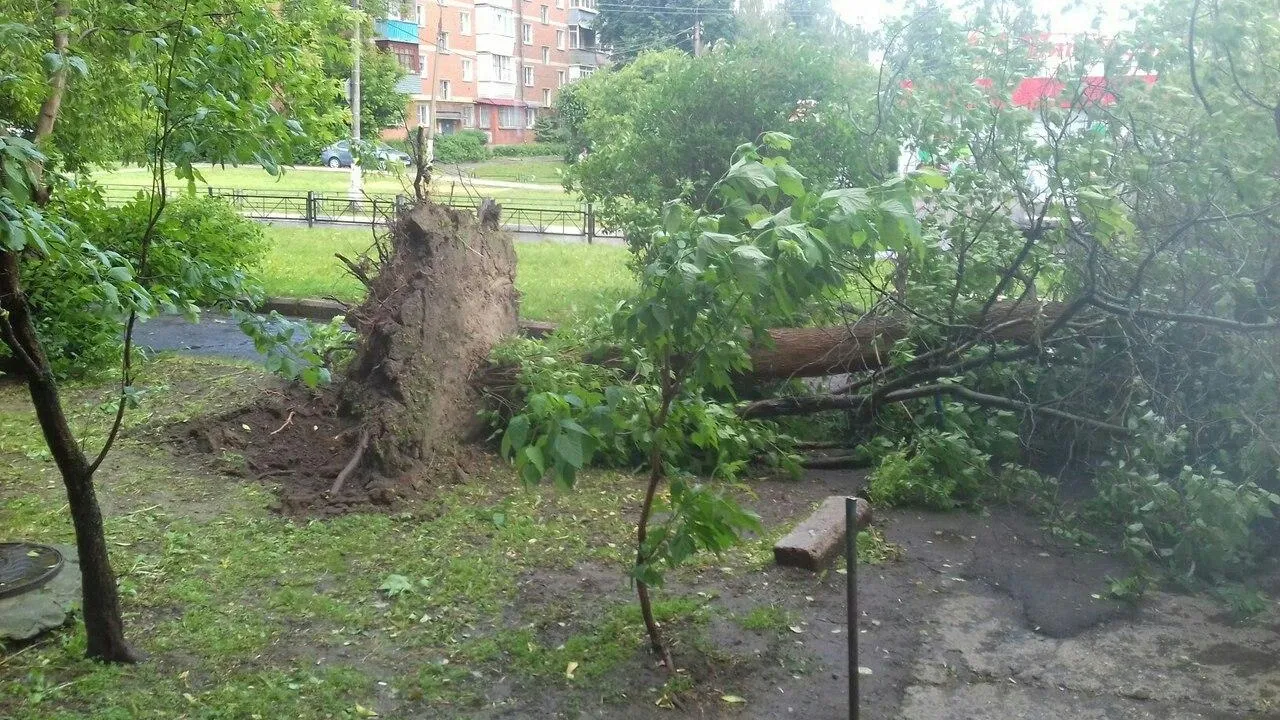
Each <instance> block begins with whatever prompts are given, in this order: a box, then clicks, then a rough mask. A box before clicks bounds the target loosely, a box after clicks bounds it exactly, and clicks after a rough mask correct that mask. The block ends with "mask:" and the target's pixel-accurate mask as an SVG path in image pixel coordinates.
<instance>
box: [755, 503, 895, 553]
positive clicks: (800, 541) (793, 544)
mask: <svg viewBox="0 0 1280 720" xmlns="http://www.w3.org/2000/svg"><path fill="white" fill-rule="evenodd" d="M844 503H845V498H843V497H840V496H837V495H832V496H831V497H829V498H827V499H826V500H823V501H822V504H821V505H819V506H818V509H817V510H815V511H813V514H812V515H810V516H809V517H807V518H805V520H804V521H803V522H801V523H800V524H799V525H797V526H795V528H793V529H792V530H791V532H789V533H787V535H786V537H783V538H782V539H780V540H778V542H777V543H776V544H775V545H774V546H773V561H774V562H776V563H777V564H779V565H784V566H786V567H797V568H803V569H805V570H819V569H821V568H823V567H826V565H827V564H828V563H830V562H831V561H832V560H833V559H835V557H836V556H837V555H839V554H840V549H841V548H843V547H844V539H845V525H844V523H845V516H844ZM870 524H871V505H869V504H868V503H867V501H866V500H863V499H862V498H858V501H857V509H856V510H855V514H854V525H855V527H854V532H858V531H861V530H862V529H863V528H865V527H867V526H868V525H870Z"/></svg>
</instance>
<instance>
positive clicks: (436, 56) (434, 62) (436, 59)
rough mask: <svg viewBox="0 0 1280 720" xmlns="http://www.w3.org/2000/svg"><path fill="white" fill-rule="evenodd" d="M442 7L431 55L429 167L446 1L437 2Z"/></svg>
mask: <svg viewBox="0 0 1280 720" xmlns="http://www.w3.org/2000/svg"><path fill="white" fill-rule="evenodd" d="M436 4H437V5H439V6H440V18H439V20H438V21H437V22H436V45H435V48H436V50H435V52H434V53H433V54H432V55H431V70H430V72H429V74H430V75H431V100H430V102H428V103H427V165H428V166H430V165H431V163H433V162H435V160H436V126H437V125H438V124H439V123H437V122H436V96H437V95H439V94H440V78H438V77H436V72H437V71H438V70H439V68H440V50H441V46H442V45H443V44H444V0H436Z"/></svg>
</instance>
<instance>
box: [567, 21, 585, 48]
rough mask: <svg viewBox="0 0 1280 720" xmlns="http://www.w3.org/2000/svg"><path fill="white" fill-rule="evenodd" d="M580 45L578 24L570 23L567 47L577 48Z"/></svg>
mask: <svg viewBox="0 0 1280 720" xmlns="http://www.w3.org/2000/svg"><path fill="white" fill-rule="evenodd" d="M580 47H582V45H581V44H579V38H578V26H577V25H570V26H569V49H571V50H577V49H578V48H580Z"/></svg>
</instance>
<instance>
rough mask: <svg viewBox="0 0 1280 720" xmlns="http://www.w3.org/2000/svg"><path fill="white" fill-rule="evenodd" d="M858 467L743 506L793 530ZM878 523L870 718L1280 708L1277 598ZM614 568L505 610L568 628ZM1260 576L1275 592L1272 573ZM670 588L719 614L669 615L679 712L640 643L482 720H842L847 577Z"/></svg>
mask: <svg viewBox="0 0 1280 720" xmlns="http://www.w3.org/2000/svg"><path fill="white" fill-rule="evenodd" d="M858 480H859V477H858V476H857V475H854V474H851V473H847V472H839V471H821V472H812V473H810V474H809V475H808V476H807V477H806V479H805V480H804V481H802V482H797V483H789V482H781V481H771V482H765V483H762V484H761V485H759V486H758V487H757V493H758V499H757V500H756V501H755V502H754V505H755V507H756V509H757V511H758V512H760V513H761V514H762V515H764V516H765V520H766V522H767V523H770V524H772V523H773V522H779V521H785V522H788V523H790V522H794V521H798V520H799V519H800V518H801V517H803V515H804V514H806V513H807V512H808V511H809V510H810V509H811V507H812V506H813V505H814V504H815V503H816V502H818V501H820V500H821V499H822V498H823V497H826V496H827V495H829V494H841V493H848V492H851V491H852V490H854V488H855V487H856V485H857V483H858ZM877 524H878V525H879V527H880V528H881V530H882V531H883V532H884V534H885V535H886V536H887V538H888V539H889V540H890V541H891V542H893V543H896V544H898V545H899V546H901V548H902V549H903V551H904V557H903V559H901V560H898V561H891V562H888V563H885V564H882V565H878V566H871V567H864V568H862V569H861V571H860V573H859V577H858V610H859V635H858V637H859V645H860V654H859V665H860V666H862V667H864V668H866V670H865V671H864V672H869V673H870V674H867V675H863V676H861V677H860V691H861V703H860V707H861V717H863V718H868V719H872V720H875V719H879V718H885V719H889V718H895V719H896V718H915V719H919V720H925V719H930V720H932V719H934V718H955V719H956V720H960V719H962V718H963V719H965V720H978V719H982V718H991V719H992V720H996V719H1004V718H1063V719H1064V720H1066V719H1068V718H1070V719H1071V720H1077V719H1078V718H1153V719H1154V718H1160V719H1161V720H1168V719H1169V718H1179V719H1180V718H1240V719H1244V718H1280V705H1277V703H1278V702H1280V662H1277V652H1280V611H1278V610H1277V609H1276V608H1275V606H1274V605H1273V606H1272V607H1271V609H1270V610H1268V611H1267V612H1266V613H1264V614H1263V615H1262V616H1261V617H1258V618H1255V619H1253V620H1251V621H1249V622H1248V623H1247V624H1243V625H1237V624H1233V622H1232V620H1231V619H1230V617H1228V616H1227V615H1226V614H1225V613H1224V608H1223V606H1222V605H1221V604H1220V603H1219V602H1217V601H1214V600H1212V599H1209V598H1206V597H1200V596H1188V595H1176V594H1169V593H1164V592H1155V593H1152V594H1149V595H1148V597H1147V599H1145V600H1144V601H1143V602H1142V603H1141V604H1140V605H1138V606H1137V607H1130V606H1128V605H1126V604H1124V603H1121V602H1118V601H1115V600H1111V599H1108V598H1107V597H1106V595H1105V592H1106V590H1105V588H1106V579H1107V578H1108V577H1109V576H1110V577H1117V578H1118V577H1123V576H1125V575H1126V574H1127V573H1128V568H1127V567H1126V565H1125V563H1124V562H1122V561H1121V560H1119V559H1118V558H1116V557H1113V556H1110V555H1107V554H1105V553H1100V552H1097V551H1086V550H1082V549H1080V548H1075V547H1067V546H1063V545H1062V544H1060V543H1058V542H1056V541H1054V540H1052V539H1051V538H1049V537H1047V536H1046V534H1045V533H1044V532H1042V531H1041V529H1040V528H1039V526H1038V522H1037V520H1036V519H1035V518H1032V517H1029V516H1028V515H1026V514H1025V513H1023V512H1021V511H1019V510H1015V509H1007V508H1000V509H995V510H993V511H991V512H989V513H971V512H952V513H935V512H911V511H883V512H880V513H879V516H878V520H877ZM621 577H622V575H621V573H620V570H619V569H618V568H611V567H602V566H594V565H578V566H576V567H575V568H574V569H573V570H572V571H570V572H563V571H556V572H548V573H537V574H530V575H529V576H527V577H525V578H524V579H523V580H522V582H521V595H520V600H521V601H520V603H519V605H518V607H517V608H515V609H513V611H512V617H511V618H509V620H510V621H511V622H512V623H513V624H522V625H528V624H530V623H532V624H534V625H538V626H540V627H542V626H546V627H550V628H551V631H552V632H557V631H558V632H561V633H565V634H566V635H567V634H568V633H570V632H572V631H573V628H574V622H573V617H572V616H570V617H569V618H568V620H569V621H568V622H567V623H565V624H564V625H563V626H562V625H561V624H560V622H557V623H545V622H544V623H540V622H539V618H543V617H554V618H557V619H560V620H561V621H563V619H564V618H565V616H564V613H563V608H564V607H578V608H582V610H581V611H580V612H581V613H584V614H589V613H590V612H591V608H592V607H593V606H594V605H597V604H598V603H599V602H600V601H601V599H602V598H615V599H625V598H628V597H630V593H631V590H630V588H628V587H627V586H626V584H625V581H623V580H621V579H620V578H621ZM1268 577H1270V578H1272V580H1271V582H1272V583H1274V584H1276V585H1277V586H1280V573H1276V572H1271V573H1270V574H1269V575H1268ZM666 592H669V593H691V592H703V593H708V594H709V595H711V596H712V597H714V598H715V599H714V602H713V604H714V606H715V607H717V608H719V609H720V610H722V611H723V612H722V613H717V614H715V615H714V616H713V617H712V619H711V620H709V621H708V622H707V624H706V625H705V626H704V627H699V628H694V627H674V628H669V634H670V635H671V636H672V637H673V638H675V640H676V643H675V647H674V648H673V652H674V654H675V657H676V663H677V665H678V666H679V667H681V668H682V672H684V673H686V674H687V675H689V676H690V677H691V678H694V679H696V681H697V682H696V683H695V686H694V687H695V689H694V690H692V691H690V692H686V693H683V694H681V695H678V696H676V698H675V703H676V706H675V707H674V708H665V707H661V706H659V703H662V704H665V703H663V698H662V696H661V694H660V693H658V692H656V691H655V690H654V688H657V687H659V686H661V685H662V683H663V682H664V681H665V680H666V674H665V672H664V671H663V670H662V669H660V668H659V667H657V666H656V665H655V663H654V659H653V658H652V657H650V656H649V655H648V654H647V653H645V652H637V654H636V655H635V657H634V658H632V660H631V661H630V662H629V663H627V664H626V665H625V666H624V667H623V668H622V669H621V670H620V671H618V672H617V673H616V675H615V676H614V677H613V678H612V679H611V682H610V683H609V684H610V685H611V686H613V687H615V688H616V690H617V692H616V693H614V694H612V695H610V696H608V697H604V698H602V697H599V696H598V695H594V694H581V695H579V694H575V693H573V692H572V691H569V692H565V691H564V690H563V689H561V688H558V687H557V688H556V689H554V690H551V689H550V688H545V687H542V688H540V687H515V688H513V687H511V686H510V685H509V684H503V685H502V686H500V687H495V688H494V693H493V694H492V695H490V697H489V698H488V700H489V701H490V703H491V707H490V709H489V710H488V711H487V712H485V713H482V714H480V715H479V717H488V718H562V717H563V718H578V717H591V718H671V717H689V718H719V717H734V718H760V719H761V720H764V719H767V718H786V717H797V718H845V717H848V711H849V707H848V690H847V687H848V686H847V677H848V675H847V647H848V646H847V641H848V637H849V636H848V628H847V624H846V614H845V576H844V575H843V574H839V573H836V572H827V573H819V574H814V573H808V572H804V571H800V570H794V569H787V568H778V567H769V568H767V569H766V570H764V571H762V572H759V573H755V574H751V575H738V574H730V573H726V572H724V571H723V570H722V569H708V570H706V571H704V572H702V573H700V574H697V575H692V576H686V577H683V578H682V579H681V580H680V581H678V582H673V583H671V584H670V585H669V586H668V588H667V589H666ZM761 605H775V606H778V607H780V608H783V609H784V610H785V611H786V613H787V615H788V618H789V619H788V622H791V623H794V624H793V625H791V626H790V628H789V629H786V630H783V631H782V632H777V631H775V630H764V631H758V630H748V629H744V628H743V627H742V625H741V624H740V622H739V621H738V620H736V619H734V618H741V617H743V616H745V615H746V614H747V613H749V612H750V611H751V610H752V609H754V608H757V607H759V606H761ZM796 630H798V631H799V632H795V631H796ZM546 639H548V640H554V637H548V638H546ZM726 696H737V697H741V698H745V699H746V700H747V702H746V703H745V704H739V703H736V702H733V703H730V702H726V701H725V700H724V698H725V697H726ZM434 716H435V715H433V714H431V713H426V714H422V715H408V716H407V717H423V718H425V717H434Z"/></svg>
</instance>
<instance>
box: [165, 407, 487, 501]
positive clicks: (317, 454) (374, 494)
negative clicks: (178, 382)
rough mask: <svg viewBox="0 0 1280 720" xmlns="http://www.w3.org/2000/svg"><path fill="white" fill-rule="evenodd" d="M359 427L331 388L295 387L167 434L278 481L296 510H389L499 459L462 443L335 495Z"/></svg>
mask: <svg viewBox="0 0 1280 720" xmlns="http://www.w3.org/2000/svg"><path fill="white" fill-rule="evenodd" d="M358 427H359V425H358V423H356V422H355V421H354V420H351V419H349V418H345V417H343V416H341V415H339V413H338V403H337V400H336V399H335V398H334V396H333V394H332V393H330V392H318V391H311V390H307V389H305V388H299V387H289V388H284V389H282V390H278V391H276V390H273V391H268V392H267V393H265V394H263V395H262V396H261V397H259V398H258V399H257V400H256V401H254V402H252V403H250V404H249V405H246V406H243V407H240V408H236V409H234V410H231V411H229V412H225V413H222V414H220V415H215V416H211V417H205V418H199V419H196V420H191V421H187V422H181V423H177V424H176V425H174V426H172V427H171V428H170V430H169V432H168V435H169V437H170V438H171V439H172V440H174V441H175V442H177V443H178V445H179V447H181V448H182V449H183V450H185V451H187V452H195V453H197V454H203V455H205V456H207V457H209V458H210V461H211V462H213V463H216V464H218V465H219V466H220V469H221V470H222V471H224V472H229V473H231V474H235V475H239V476H241V477H244V478H247V479H252V480H260V481H265V482H269V483H273V484H275V485H276V486H277V487H278V488H279V494H280V504H279V507H278V508H277V509H278V510H279V511H281V512H283V513H286V514H293V515H300V514H321V515H338V514H342V513H345V512H351V511H357V510H359V511H368V510H374V511H378V510H383V511H386V510H389V509H392V508H396V507H399V506H400V505H401V501H402V500H407V499H410V498H416V497H420V496H422V495H423V494H428V493H429V492H430V491H431V489H432V488H433V487H435V486H438V485H439V484H441V483H448V482H464V481H465V480H466V479H467V478H468V476H469V475H470V474H471V473H473V472H478V471H483V468H484V467H485V466H487V465H488V464H489V463H491V462H492V460H491V458H489V457H488V456H487V455H485V454H484V453H483V452H482V451H480V450H478V449H475V448H465V447H463V448H460V449H459V450H458V452H456V453H454V454H452V455H449V456H444V455H441V456H439V457H437V458H436V459H435V461H434V462H433V463H430V464H425V465H424V466H423V467H422V468H421V472H419V473H415V474H406V475H404V476H402V477H399V478H388V477H385V476H381V475H368V476H364V477H362V478H361V479H359V480H354V479H353V480H352V481H351V482H346V483H343V486H342V487H341V489H340V490H339V492H338V493H337V494H334V495H330V493H329V490H330V488H331V486H332V485H333V481H334V479H335V478H336V477H337V476H338V473H340V472H341V471H342V468H343V467H345V466H346V464H347V463H348V462H349V461H350V460H351V457H352V455H353V453H354V452H355V447H356V437H355V435H356V433H357V432H358Z"/></svg>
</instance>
